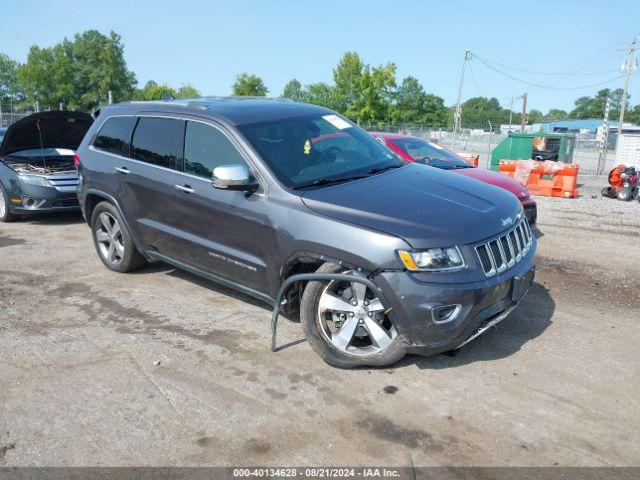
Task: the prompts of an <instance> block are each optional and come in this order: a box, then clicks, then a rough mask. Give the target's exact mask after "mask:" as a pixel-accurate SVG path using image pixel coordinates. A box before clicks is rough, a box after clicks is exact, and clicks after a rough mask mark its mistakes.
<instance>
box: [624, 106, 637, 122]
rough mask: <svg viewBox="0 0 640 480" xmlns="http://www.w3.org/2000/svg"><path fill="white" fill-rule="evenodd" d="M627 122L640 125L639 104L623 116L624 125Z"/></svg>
mask: <svg viewBox="0 0 640 480" xmlns="http://www.w3.org/2000/svg"><path fill="white" fill-rule="evenodd" d="M627 122H629V123H634V124H636V125H640V104H638V105H636V106H635V107H633V108H631V109H629V111H628V112H626V113H625V114H624V123H627Z"/></svg>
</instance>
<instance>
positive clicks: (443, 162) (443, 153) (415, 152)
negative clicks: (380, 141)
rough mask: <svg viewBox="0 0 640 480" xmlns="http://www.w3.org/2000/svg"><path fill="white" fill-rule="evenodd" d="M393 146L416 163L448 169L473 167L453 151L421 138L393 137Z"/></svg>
mask: <svg viewBox="0 0 640 480" xmlns="http://www.w3.org/2000/svg"><path fill="white" fill-rule="evenodd" d="M390 142H391V143H393V144H394V145H395V146H397V147H398V148H400V149H401V150H402V151H403V152H405V153H406V154H407V155H409V156H410V157H411V158H412V159H413V160H414V161H416V162H417V163H423V164H425V165H429V166H431V167H436V168H442V169H444V170H450V169H455V168H473V167H472V165H471V164H469V163H468V162H466V161H465V160H464V159H462V158H460V157H459V156H458V155H456V154H455V153H453V152H450V151H449V150H447V149H446V148H444V147H441V146H440V145H437V144H435V143H429V142H427V141H426V140H423V139H422V138H394V139H393V140H390Z"/></svg>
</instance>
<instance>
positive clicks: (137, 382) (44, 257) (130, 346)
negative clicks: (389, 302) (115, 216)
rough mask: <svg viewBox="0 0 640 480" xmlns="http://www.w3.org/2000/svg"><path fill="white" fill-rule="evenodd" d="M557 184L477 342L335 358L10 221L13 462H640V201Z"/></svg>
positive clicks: (2, 396)
mask: <svg viewBox="0 0 640 480" xmlns="http://www.w3.org/2000/svg"><path fill="white" fill-rule="evenodd" d="M586 183H587V185H586V186H584V187H583V192H584V193H585V195H584V196H583V197H582V198H580V199H577V200H562V199H540V200H539V210H540V213H539V227H540V238H539V254H538V260H537V264H538V277H537V283H536V285H535V286H534V288H533V290H532V292H530V294H529V296H528V297H527V298H526V300H525V302H524V303H523V305H522V306H521V307H519V308H518V309H517V310H516V312H514V314H513V315H512V316H511V317H510V318H509V319H508V320H507V321H505V322H504V323H503V324H502V325H501V326H500V327H499V328H496V329H494V330H493V331H491V332H489V333H487V334H486V335H485V336H483V337H481V338H480V339H478V340H477V341H476V342H474V343H472V344H470V345H469V346H467V347H466V348H464V349H463V350H461V351H460V352H459V353H458V355H457V356H455V357H450V356H445V355H439V356H436V357H432V358H421V357H415V356H412V357H408V358H406V359H405V360H404V361H403V362H402V363H401V364H399V365H398V366H396V367H395V368H392V369H384V370H358V371H342V370H336V369H332V368H330V367H329V366H327V365H326V364H324V363H323V362H322V361H321V360H320V359H319V358H318V357H316V356H315V355H314V354H313V353H312V351H311V350H310V348H309V346H308V345H307V344H306V343H305V342H304V341H301V339H302V332H301V328H300V326H299V325H297V324H292V323H287V322H283V328H282V337H281V340H282V341H284V342H292V345H291V346H290V347H289V348H286V349H284V350H282V351H281V352H279V353H271V352H270V351H269V340H268V321H269V309H268V307H267V306H266V305H262V304H260V303H258V302H255V301H253V300H251V299H249V298H248V297H245V296H243V295H240V294H237V293H234V292H231V291H229V290H226V289H224V288H221V287H218V286H216V285H214V284H211V283H208V282H205V281H202V280H200V279H198V278H196V277H194V276H191V275H189V274H186V273H183V272H180V271H176V270H174V269H172V268H170V267H167V266H165V265H162V264H156V265H152V266H150V267H148V268H146V269H144V270H142V271H140V272H139V273H136V274H131V275H119V274H116V273H112V272H110V271H108V270H107V269H105V268H104V267H103V266H102V264H101V263H100V261H99V260H98V257H97V255H96V253H95V252H94V249H93V245H92V243H91V239H90V235H89V230H88V228H87V227H86V225H85V224H83V223H82V221H81V219H80V217H79V216H64V217H56V218H44V217H43V218H38V219H32V220H29V221H21V222H19V223H15V224H3V225H0V371H1V375H0V465H5V466H9V465H75V466H80V465H237V464H240V465H247V464H248V465H306V464H316V465H329V464H341V465H367V464H377V465H394V466H402V465H409V464H410V463H413V464H415V465H424V466H431V465H496V466H497V465H544V466H547V465H567V466H569V465H593V466H595V465H617V466H622V465H640V436H639V435H640V434H639V432H640V407H639V405H640V404H639V403H638V398H640V355H639V354H638V349H639V345H640V333H639V332H640V330H639V328H638V327H639V323H638V320H639V317H640V315H639V311H640V296H639V292H640V275H639V272H640V260H639V259H640V204H639V203H638V202H634V203H633V204H622V203H619V202H617V201H613V200H604V199H600V198H595V199H594V198H591V195H592V194H594V193H597V187H598V186H599V182H597V181H594V179H588V178H587V180H586Z"/></svg>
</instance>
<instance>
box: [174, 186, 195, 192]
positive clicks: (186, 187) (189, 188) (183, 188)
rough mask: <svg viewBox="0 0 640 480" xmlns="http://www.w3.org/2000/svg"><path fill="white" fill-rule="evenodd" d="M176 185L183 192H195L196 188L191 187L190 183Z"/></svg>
mask: <svg viewBox="0 0 640 480" xmlns="http://www.w3.org/2000/svg"><path fill="white" fill-rule="evenodd" d="M174 187H176V190H180V191H181V192H184V193H193V192H195V190H194V189H193V188H191V186H189V185H174Z"/></svg>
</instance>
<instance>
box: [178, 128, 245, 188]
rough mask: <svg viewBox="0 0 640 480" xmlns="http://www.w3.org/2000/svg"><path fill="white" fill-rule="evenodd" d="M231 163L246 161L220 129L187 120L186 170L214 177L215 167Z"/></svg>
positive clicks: (202, 175) (204, 176) (185, 139)
mask: <svg viewBox="0 0 640 480" xmlns="http://www.w3.org/2000/svg"><path fill="white" fill-rule="evenodd" d="M229 163H236V164H237V163H240V164H243V163H246V162H245V161H244V158H243V157H242V155H241V154H240V152H238V150H237V149H236V147H235V146H234V145H233V144H232V143H231V141H230V140H229V139H228V138H227V137H226V135H224V134H223V133H222V132H221V131H220V130H218V129H217V128H215V127H212V126H211V125H207V124H205V123H201V122H191V121H187V127H186V130H185V134H184V172H185V173H190V174H191V175H197V176H199V177H203V178H212V177H213V169H214V168H216V167H218V166H220V165H224V164H229Z"/></svg>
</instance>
